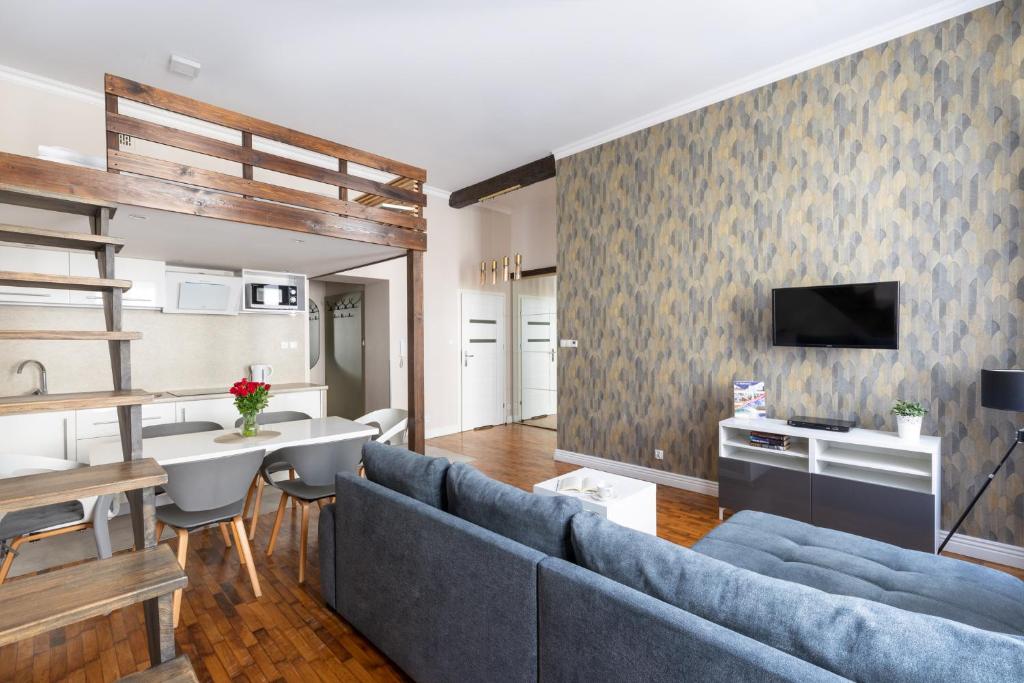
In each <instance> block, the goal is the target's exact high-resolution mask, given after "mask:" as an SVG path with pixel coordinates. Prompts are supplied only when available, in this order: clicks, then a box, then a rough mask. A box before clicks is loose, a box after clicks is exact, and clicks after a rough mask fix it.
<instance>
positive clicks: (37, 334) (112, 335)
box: [0, 330, 142, 341]
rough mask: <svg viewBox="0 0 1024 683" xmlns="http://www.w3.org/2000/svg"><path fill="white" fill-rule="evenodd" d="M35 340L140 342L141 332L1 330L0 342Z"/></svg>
mask: <svg viewBox="0 0 1024 683" xmlns="http://www.w3.org/2000/svg"><path fill="white" fill-rule="evenodd" d="M19 339H35V340H44V341H45V340H49V341H138V340H139V339H142V333H141V332H107V331H105V330H0V340H6V341H14V340H19Z"/></svg>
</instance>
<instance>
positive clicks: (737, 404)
mask: <svg viewBox="0 0 1024 683" xmlns="http://www.w3.org/2000/svg"><path fill="white" fill-rule="evenodd" d="M732 403H733V414H734V415H735V416H736V417H740V418H744V419H749V420H757V419H763V418H765V417H768V408H767V400H766V395H765V391H764V382H763V381H756V380H745V379H742V380H736V381H734V382H733V383H732Z"/></svg>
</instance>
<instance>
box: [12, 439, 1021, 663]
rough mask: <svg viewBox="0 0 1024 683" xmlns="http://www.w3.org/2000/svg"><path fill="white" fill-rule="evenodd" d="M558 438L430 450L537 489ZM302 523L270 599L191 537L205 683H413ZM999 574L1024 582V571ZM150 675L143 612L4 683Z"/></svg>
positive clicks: (91, 630) (699, 502)
mask: <svg viewBox="0 0 1024 683" xmlns="http://www.w3.org/2000/svg"><path fill="white" fill-rule="evenodd" d="M555 438H556V435H555V432H551V431H547V430H544V429H537V428H533V427H526V426H521V425H510V426H506V427H495V428H493V429H487V430H481V431H474V432H465V433H462V434H455V435H452V436H446V437H441V438H438V439H432V440H430V441H429V443H430V444H431V445H434V446H438V447H440V448H444V449H446V450H449V451H453V452H456V453H464V454H466V455H470V456H473V457H474V458H476V461H475V462H474V463H473V464H474V465H476V466H477V467H479V468H480V470H481V471H483V472H484V473H486V474H488V475H490V476H492V477H494V478H496V479H500V480H503V481H507V482H509V483H511V484H514V485H516V486H519V487H521V488H523V489H526V490H530V489H531V488H532V486H533V484H534V483H536V482H538V481H542V480H544V479H549V478H551V477H553V476H556V475H558V474H561V473H564V472H568V471H570V470H573V469H577V468H576V466H575V465H567V464H564V463H556V462H555V461H554V460H552V453H553V452H554V449H555ZM273 504H274V501H273V500H269V501H268V505H273ZM317 514H318V510H317V508H316V506H313V510H312V515H313V519H311V520H310V527H311V531H310V537H311V541H310V542H311V544H313V545H311V549H312V548H313V547H315V539H316V534H315V528H316V521H317V518H316V515H317ZM299 521H300V515H299V511H298V509H292V508H290V509H289V510H288V513H287V515H286V517H285V520H284V523H283V525H282V527H281V533H280V536H279V538H278V541H277V547H276V548H275V550H274V555H273V557H271V558H267V557H266V555H265V554H264V552H265V550H266V547H267V540H268V536H269V533H270V527H271V524H272V522H273V515H262V516H261V520H260V524H259V528H258V529H257V532H256V539H255V541H254V543H253V554H254V556H255V561H256V564H257V568H258V571H259V577H260V582H261V584H262V587H263V597H262V598H260V599H259V600H257V599H256V598H255V597H254V596H253V593H252V588H251V587H250V585H249V580H248V578H247V575H246V572H245V569H244V568H243V567H241V566H239V564H238V558H237V555H236V554H235V552H234V550H232V549H229V548H226V547H225V546H224V542H223V540H222V538H221V534H220V531H219V530H218V529H217V528H216V527H214V528H212V529H207V530H204V531H200V532H197V533H194V534H192V536H191V538H190V540H189V560H188V566H187V573H188V577H189V586H188V588H186V589H185V594H184V598H183V601H182V612H181V624H180V626H179V627H178V630H177V633H176V636H177V643H178V649H179V651H180V652H182V653H184V654H187V655H188V656H189V658H190V659H191V660H192V665H193V667H194V668H195V671H196V674H197V675H198V677H199V680H201V681H216V682H218V683H219V682H226V681H231V682H241V681H274V682H279V681H301V682H302V683H315V682H316V681H362V682H367V681H406V680H408V679H407V677H405V676H404V674H402V672H401V671H399V670H398V669H397V668H396V667H395V666H394V665H393V664H392V663H391V662H390V661H389V660H388V659H387V658H386V657H385V656H384V655H383V654H381V653H380V652H378V651H377V650H376V648H374V647H373V645H372V644H370V643H369V642H368V641H367V640H366V639H365V638H363V637H362V636H361V635H359V634H358V633H356V632H355V631H353V630H352V628H350V627H349V626H348V625H347V624H346V623H345V622H344V621H343V620H341V619H340V618H338V616H337V615H336V614H334V613H333V612H331V611H330V610H329V609H327V608H326V607H324V605H323V603H322V601H321V599H320V593H319V582H320V578H319V571H318V567H317V566H316V565H317V562H316V553H315V552H312V551H311V552H310V559H309V563H308V564H307V567H306V572H307V580H306V584H305V585H304V586H300V585H299V584H298V581H297V562H298V553H299V548H298V544H297V542H296V539H297V535H298V526H299ZM718 523H719V522H718V507H717V500H716V499H714V498H711V497H709V496H703V495H700V494H696V493H690V492H688V491H680V490H678V489H672V488H667V487H662V486H659V487H658V533H659V535H660V536H662V537H664V538H666V539H668V540H670V541H673V542H676V543H680V544H682V545H692V544H693V543H695V542H696V541H697V540H699V539H700V538H701V537H702V536H704V534H706V533H707V532H708V531H710V530H711V529H713V528H714V527H715V526H717V525H718ZM43 542H44V543H45V542H46V541H43ZM165 542H167V541H165ZM964 559H967V558H964ZM992 566H996V568H998V569H1003V570H1004V571H1009V572H1011V573H1013V574H1015V575H1016V576H1018V577H1020V578H1024V571H1019V570H1011V569H1007V568H1005V567H1000V566H998V565H992ZM14 580H17V579H14ZM147 666H148V660H147V654H146V643H145V631H144V624H143V618H142V609H141V608H140V607H139V606H133V607H131V608H128V609H124V610H119V611H117V612H114V613H112V614H110V615H108V616H106V617H97V618H94V619H90V620H88V621H85V622H82V623H80V624H74V625H72V626H68V627H65V628H63V629H58V630H56V631H52V632H50V633H46V634H42V635H39V636H36V637H35V638H31V639H28V640H23V641H21V642H18V643H15V644H12V645H8V646H6V647H3V648H0V681H19V682H20V681H58V680H68V681H75V682H76V683H92V682H94V681H100V682H102V681H114V680H117V679H118V678H119V677H122V676H125V675H128V674H130V673H132V672H134V671H138V670H142V669H144V668H146V667H147Z"/></svg>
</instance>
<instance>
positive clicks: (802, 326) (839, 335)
mask: <svg viewBox="0 0 1024 683" xmlns="http://www.w3.org/2000/svg"><path fill="white" fill-rule="evenodd" d="M899 322H900V283H899V282H871V283H866V284H856V285H826V286H822V287H785V288H781V289H775V290H772V343H773V344H774V345H775V346H824V347H831V348H851V349H896V348H899V329H900V327H899Z"/></svg>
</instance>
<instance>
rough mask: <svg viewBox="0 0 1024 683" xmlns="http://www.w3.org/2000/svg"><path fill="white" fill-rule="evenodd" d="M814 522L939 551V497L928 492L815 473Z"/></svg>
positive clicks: (813, 483)
mask: <svg viewBox="0 0 1024 683" xmlns="http://www.w3.org/2000/svg"><path fill="white" fill-rule="evenodd" d="M811 492H812V494H811V500H812V503H811V508H812V523H813V524H814V525H815V526H823V527H828V528H829V529H836V530H837V531H846V532H848V533H851V534H857V535H858V536H866V537H867V538H874V539H876V540H879V541H884V542H886V543H892V544H893V545H898V546H901V547H903V548H910V549H912V550H923V551H924V552H926V553H933V552H935V497H934V496H932V495H931V494H928V493H919V492H917V491H907V490H905V489H898V488H893V487H891V486H881V485H879V484H868V483H866V482H861V481H853V480H851V479H840V478H839V477H830V476H828V475H825V474H816V475H814V480H813V482H812V484H811Z"/></svg>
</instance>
